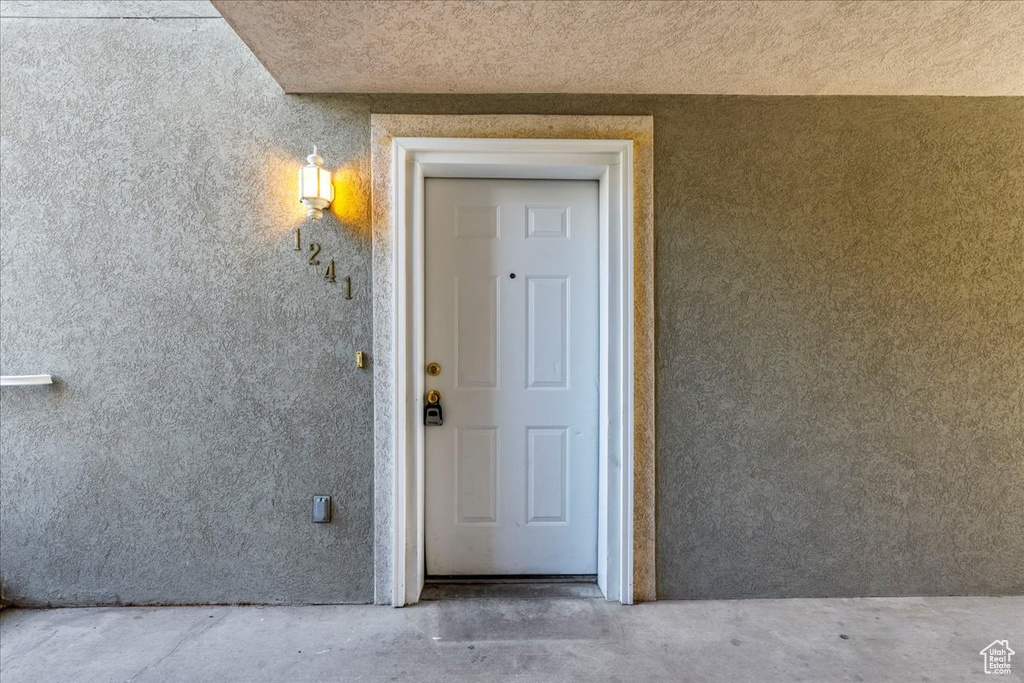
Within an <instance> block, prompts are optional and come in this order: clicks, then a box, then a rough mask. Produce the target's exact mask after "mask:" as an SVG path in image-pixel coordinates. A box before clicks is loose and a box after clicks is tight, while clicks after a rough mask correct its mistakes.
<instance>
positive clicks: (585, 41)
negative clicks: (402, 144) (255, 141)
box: [213, 0, 1024, 95]
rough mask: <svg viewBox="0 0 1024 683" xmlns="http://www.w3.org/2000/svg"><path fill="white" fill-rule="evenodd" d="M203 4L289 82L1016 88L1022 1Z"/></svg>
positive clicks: (1023, 34) (608, 89)
mask: <svg viewBox="0 0 1024 683" xmlns="http://www.w3.org/2000/svg"><path fill="white" fill-rule="evenodd" d="M213 5H214V6H215V7H216V8H217V9H218V10H219V11H220V13H221V14H222V15H223V16H224V18H225V19H226V20H227V21H228V23H229V24H230V25H231V26H232V27H233V28H234V29H235V31H236V32H237V33H238V35H239V36H241V37H242V40H244V41H245V42H246V44H247V45H248V46H249V47H250V48H251V49H252V51H253V52H254V53H255V54H256V56H257V57H258V58H259V60H260V61H261V62H262V63H263V64H264V65H265V66H266V68H267V69H268V70H269V71H270V73H271V74H272V75H273V76H274V78H276V79H277V81H278V83H280V84H281V86H282V87H283V88H284V89H285V90H286V91H287V92H297V93H301V92H306V93H312V92H353V93H360V92H365V93H370V92H373V93H385V92H390V93H398V92H402V93H633V94H639V93H648V94H653V93H674V94H681V93H728V94H754V95H1022V94H1024V2H1021V1H1019V0H1010V1H998V2H987V1H986V2H970V1H969V2H917V1H904V0H894V1H891V2H774V1H770V2H757V1H755V2H733V1H721V2H661V1H653V2H648V1H640V0H631V1H619V0H602V1H594V0H588V1H574V0H565V1H561V2H557V1H552V0H514V1H511V2H508V1H503V0H496V1H477V2H418V1H414V2H406V1H402V0H392V1H388V2H347V1H317V0H288V1H276V0H265V1H264V0H258V1H249V0H214V1H213Z"/></svg>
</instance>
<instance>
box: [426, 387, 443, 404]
mask: <svg viewBox="0 0 1024 683" xmlns="http://www.w3.org/2000/svg"><path fill="white" fill-rule="evenodd" d="M440 402H441V394H440V392H438V391H435V390H434V389H431V390H430V391H428V392H427V403H429V404H431V405H432V404H434V403H440Z"/></svg>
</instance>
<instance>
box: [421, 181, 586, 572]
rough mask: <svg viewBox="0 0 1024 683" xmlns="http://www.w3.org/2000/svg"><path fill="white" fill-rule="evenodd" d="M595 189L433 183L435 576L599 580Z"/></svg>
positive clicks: (430, 550)
mask: <svg viewBox="0 0 1024 683" xmlns="http://www.w3.org/2000/svg"><path fill="white" fill-rule="evenodd" d="M598 201H599V195H598V183H597V181H557V180H480V179H454V178H430V179H428V180H427V181H426V197H425V207H426V216H425V218H426V224H425V227H426V244H425V250H426V253H425V280H426V292H425V297H424V308H425V317H426V361H427V362H437V363H440V364H441V374H440V375H438V376H436V377H429V376H428V377H425V382H426V387H427V389H435V390H437V391H439V392H440V393H441V405H442V407H443V410H444V425H443V426H440V427H426V431H425V451H426V462H425V473H424V474H425V487H426V521H425V534H426V555H427V573H428V574H431V575H449V574H452V575H459V574H593V573H595V572H596V568H597V512H598V511H597V505H598V495H597V480H598V438H597V437H598V392H599V374H598V344H599V335H598V332H599V327H598V325H599V321H598V304H599V302H598V292H599V280H598V209H599V207H598Z"/></svg>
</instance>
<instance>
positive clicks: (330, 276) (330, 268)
mask: <svg viewBox="0 0 1024 683" xmlns="http://www.w3.org/2000/svg"><path fill="white" fill-rule="evenodd" d="M294 250H295V251H303V249H302V229H301V228H295V249H294ZM322 250H323V247H321V246H320V244H318V243H317V242H310V243H309V245H308V246H307V252H308V254H309V259H308V260H307V261H306V262H307V263H308V264H309V265H311V266H314V267H316V266H319V265H320V252H321V251H322ZM317 272H319V268H317ZM324 279H325V280H327V281H328V282H330V283H331V284H332V285H333V284H335V283H336V282H337V281H338V278H337V276H336V275H335V273H334V259H330V260H329V261H327V267H326V268H325V269H324ZM345 298H346V299H351V298H352V278H350V277H346V278H345Z"/></svg>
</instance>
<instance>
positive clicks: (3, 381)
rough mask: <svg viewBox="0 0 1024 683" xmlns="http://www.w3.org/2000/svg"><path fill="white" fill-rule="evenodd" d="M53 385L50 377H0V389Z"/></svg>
mask: <svg viewBox="0 0 1024 683" xmlns="http://www.w3.org/2000/svg"><path fill="white" fill-rule="evenodd" d="M38 384H53V376H52V375H0V387H27V386H34V385H38Z"/></svg>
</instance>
